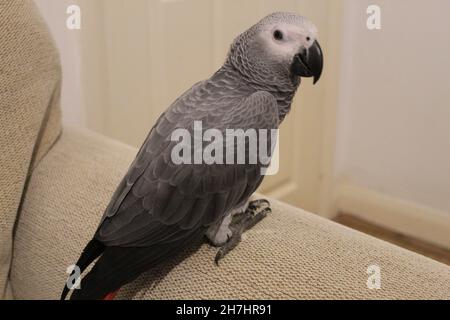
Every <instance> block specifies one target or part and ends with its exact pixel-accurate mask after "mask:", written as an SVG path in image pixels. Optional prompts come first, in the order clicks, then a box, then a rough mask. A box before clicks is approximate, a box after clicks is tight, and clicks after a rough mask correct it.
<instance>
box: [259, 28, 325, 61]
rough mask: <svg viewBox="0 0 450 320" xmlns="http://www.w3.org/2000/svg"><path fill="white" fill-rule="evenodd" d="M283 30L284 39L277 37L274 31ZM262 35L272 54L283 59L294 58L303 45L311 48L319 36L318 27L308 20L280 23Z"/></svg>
mask: <svg viewBox="0 0 450 320" xmlns="http://www.w3.org/2000/svg"><path fill="white" fill-rule="evenodd" d="M276 31H279V32H281V34H282V39H276V38H275V37H274V33H275V32H276ZM261 37H262V38H263V41H264V42H265V44H266V45H267V48H268V50H269V52H270V54H271V55H273V56H275V57H279V58H280V59H281V60H285V59H289V60H290V59H292V58H293V57H294V56H295V55H296V54H297V53H299V52H300V49H301V48H302V47H304V48H309V47H310V46H311V45H312V44H313V43H314V41H315V40H316V38H317V28H316V27H315V26H314V24H312V23H311V22H310V21H308V20H306V19H305V20H304V21H303V23H302V24H293V23H278V24H274V25H271V26H269V27H268V28H267V29H265V30H264V31H262V32H261Z"/></svg>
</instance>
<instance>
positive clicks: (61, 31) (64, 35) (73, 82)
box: [35, 0, 86, 126]
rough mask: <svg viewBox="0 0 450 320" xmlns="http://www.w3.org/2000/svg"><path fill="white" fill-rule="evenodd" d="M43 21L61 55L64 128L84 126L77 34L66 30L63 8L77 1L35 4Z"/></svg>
mask: <svg viewBox="0 0 450 320" xmlns="http://www.w3.org/2000/svg"><path fill="white" fill-rule="evenodd" d="M35 2H36V4H37V5H38V7H39V9H40V11H41V13H42V15H43V16H44V18H45V20H46V21H47V25H48V26H49V28H50V30H51V32H52V35H53V38H54V40H55V42H56V44H57V46H58V49H59V51H60V54H61V64H62V69H63V75H64V80H63V87H62V97H61V99H62V103H61V105H62V108H63V120H64V122H65V123H67V124H72V125H82V126H85V125H86V110H85V107H84V102H83V89H82V74H81V70H82V68H81V65H82V57H81V31H79V30H68V29H67V28H66V19H67V17H68V15H66V8H67V7H68V6H69V5H71V4H77V3H78V1H77V0H57V1H55V0H35Z"/></svg>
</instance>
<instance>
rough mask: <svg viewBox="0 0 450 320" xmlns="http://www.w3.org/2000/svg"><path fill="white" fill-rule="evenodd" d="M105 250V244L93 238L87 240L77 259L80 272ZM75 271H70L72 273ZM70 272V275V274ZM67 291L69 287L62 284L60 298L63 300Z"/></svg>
mask: <svg viewBox="0 0 450 320" xmlns="http://www.w3.org/2000/svg"><path fill="white" fill-rule="evenodd" d="M104 250H105V246H104V245H103V244H102V243H101V242H100V241H98V240H96V239H95V238H94V239H92V240H91V241H89V243H88V244H87V245H86V247H85V248H84V250H83V252H82V253H81V256H80V258H79V259H78V261H77V263H76V265H77V266H78V267H79V268H80V272H81V273H83V271H84V270H86V268H87V267H88V266H89V265H90V264H91V263H92V262H93V261H94V260H95V259H96V258H97V257H98V256H100V255H101V254H102V253H103V251H104ZM74 272H75V271H73V272H72V274H73V273H74ZM72 274H71V275H72ZM68 293H69V288H68V287H67V284H66V285H64V289H63V291H62V293H61V300H64V299H65V298H66V296H67V294H68Z"/></svg>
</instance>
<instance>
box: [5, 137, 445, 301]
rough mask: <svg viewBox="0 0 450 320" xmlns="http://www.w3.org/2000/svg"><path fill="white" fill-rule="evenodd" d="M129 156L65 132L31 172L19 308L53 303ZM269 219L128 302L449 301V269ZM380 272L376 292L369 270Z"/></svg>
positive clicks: (161, 273)
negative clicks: (218, 257)
mask: <svg viewBox="0 0 450 320" xmlns="http://www.w3.org/2000/svg"><path fill="white" fill-rule="evenodd" d="M135 153H136V150H135V149H133V148H130V147H127V146H125V145H122V144H120V143H118V142H115V141H112V140H109V139H105V138H102V137H100V136H98V135H96V134H92V133H90V132H88V131H82V130H78V129H64V132H63V135H62V137H61V139H60V140H59V141H58V142H57V144H56V145H55V147H54V148H53V149H52V150H51V151H50V152H49V153H48V154H47V155H46V157H45V158H44V159H43V160H42V161H41V162H40V164H39V166H38V167H37V168H36V170H35V171H34V173H33V176H32V179H31V182H30V186H29V191H28V193H27V196H26V201H25V204H24V208H23V212H22V216H21V219H20V222H19V225H18V229H17V237H16V241H15V247H14V259H13V264H12V272H11V285H12V289H13V293H14V296H15V298H18V299H56V298H58V297H59V295H60V293H61V290H62V288H63V286H64V283H65V281H66V278H67V274H66V268H67V267H68V266H69V265H71V264H73V263H75V262H76V260H77V258H78V256H79V254H80V252H81V250H82V249H83V247H84V246H85V245H86V243H87V241H88V240H89V239H90V237H91V236H92V235H93V233H94V231H95V229H96V227H97V224H98V222H99V220H100V218H101V216H102V213H103V210H104V208H105V207H106V205H107V204H108V202H109V199H110V197H111V195H112V193H113V191H114V189H115V187H116V185H117V184H118V182H119V180H120V179H121V177H122V175H123V174H124V173H125V172H126V170H127V168H128V166H129V164H130V163H131V161H132V160H133V158H134V155H135ZM271 202H272V208H273V212H272V213H271V214H270V215H269V216H268V217H267V218H266V219H264V220H263V221H262V222H261V223H259V224H258V225H257V226H255V227H254V229H252V230H250V231H248V232H247V233H246V234H245V236H244V240H243V241H242V243H241V244H240V245H239V246H238V247H237V248H236V249H234V250H233V251H232V252H231V253H230V254H229V255H228V256H226V257H225V258H224V259H223V260H222V261H221V262H220V265H219V266H218V267H217V266H216V265H215V264H214V256H215V253H216V250H217V249H216V248H213V247H211V246H209V245H208V244H204V245H201V246H200V247H199V248H194V249H195V250H194V249H190V250H187V251H186V252H185V253H184V254H183V258H186V259H184V260H182V259H178V260H173V261H171V262H169V263H167V264H166V265H164V266H161V267H159V268H156V269H154V270H152V271H150V272H147V273H145V274H143V275H142V276H141V277H140V278H139V279H137V280H136V281H135V282H133V283H131V284H129V285H127V286H126V287H124V288H123V289H122V290H121V291H120V293H119V296H118V298H127V299H228V298H229V299H318V298H321V299H350V298H362V299H385V298H395V299H402V298H404V299H421V298H432V299H433V298H435V299H449V298H450V268H449V267H448V266H446V265H444V264H441V263H438V262H436V261H434V260H431V259H428V258H425V257H423V256H420V255H418V254H415V253H412V252H410V251H407V250H404V249H401V248H399V247H396V246H393V245H391V244H388V243H386V242H384V241H381V240H378V239H375V238H372V237H369V236H367V235H365V234H362V233H360V232H357V231H354V230H351V229H349V228H346V227H343V226H341V225H338V224H335V223H333V222H331V221H329V220H326V219H323V218H321V217H318V216H316V215H313V214H310V213H307V212H305V211H303V210H300V209H297V208H293V207H291V206H288V205H286V204H283V203H280V202H278V201H275V200H271ZM371 265H377V266H379V267H380V269H381V289H379V290H374V289H373V290H370V289H369V288H368V287H367V280H368V277H369V275H368V274H367V268H368V267H369V266H371Z"/></svg>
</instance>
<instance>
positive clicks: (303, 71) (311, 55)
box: [291, 40, 323, 84]
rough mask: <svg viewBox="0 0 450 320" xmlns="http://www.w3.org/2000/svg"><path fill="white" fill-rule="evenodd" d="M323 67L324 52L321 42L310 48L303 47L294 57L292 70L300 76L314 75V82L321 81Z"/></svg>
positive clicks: (308, 76) (315, 42)
mask: <svg viewBox="0 0 450 320" xmlns="http://www.w3.org/2000/svg"><path fill="white" fill-rule="evenodd" d="M322 69H323V53H322V48H320V45H319V42H317V40H316V41H314V43H313V44H312V45H311V47H309V48H308V49H306V48H303V49H302V50H301V51H300V52H299V53H297V54H296V55H295V57H294V61H293V62H292V65H291V71H292V73H293V74H294V75H296V76H299V77H306V78H310V77H314V82H313V83H314V84H315V83H316V82H317V81H319V79H320V76H321V75H322Z"/></svg>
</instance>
